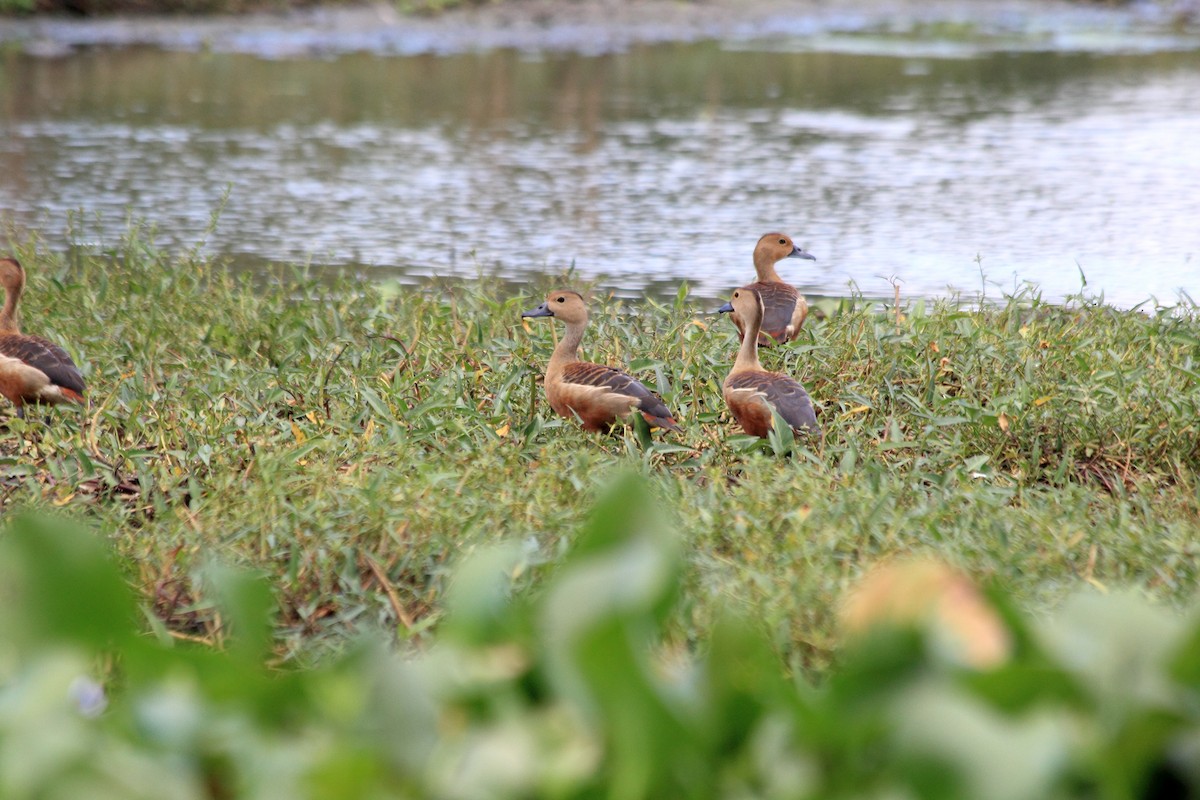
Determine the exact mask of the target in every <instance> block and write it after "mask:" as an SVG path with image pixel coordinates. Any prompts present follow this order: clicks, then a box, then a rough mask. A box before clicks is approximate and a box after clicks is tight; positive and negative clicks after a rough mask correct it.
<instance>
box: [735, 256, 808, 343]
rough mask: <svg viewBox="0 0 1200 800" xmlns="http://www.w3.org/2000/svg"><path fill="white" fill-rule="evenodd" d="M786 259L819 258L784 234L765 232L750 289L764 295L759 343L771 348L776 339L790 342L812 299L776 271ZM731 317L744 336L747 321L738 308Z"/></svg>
mask: <svg viewBox="0 0 1200 800" xmlns="http://www.w3.org/2000/svg"><path fill="white" fill-rule="evenodd" d="M785 258H807V259H809V260H810V261H816V257H815V256H813V255H812V254H810V253H806V252H804V251H803V250H801V249H800V248H799V247H797V246H796V245H795V244H794V243H793V242H792V239H791V237H789V236H787V235H786V234H783V233H767V234H763V236H762V237H761V238H760V239H759V240H758V244H756V245H755V246H754V271H755V273H757V275H758V280H757V281H756V282H755V283H752V284H750V288H752V289H754V290H755V291H757V292H758V295H759V297H761V298H762V304H763V321H762V332H761V333H759V335H758V343H759V344H760V345H761V346H763V347H770V346H771V345H772V344H774V343H775V342H779V343H780V344H784V343H785V342H790V341H791V340H792V339H794V338H795V337H796V334H797V333H799V332H800V326H801V325H803V324H804V320H805V318H806V317H807V316H808V301H807V300H805V299H804V295H802V294H800V291H799V290H798V289H797V288H796V287H795V286H792V285H790V284H787V283H784V281H783V278H780V277H779V273H778V272H776V271H775V264H776V262H778V261H782V260H783V259H785ZM731 316H732V319H733V324H734V325H736V326H737V329H738V338H743V337H744V336H745V335H746V322H745V320H744V319H742V316H741V315H740V314H738V313H737V312H736V311H735V312H733V314H732V315H731Z"/></svg>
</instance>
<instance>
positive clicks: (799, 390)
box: [725, 370, 821, 433]
mask: <svg viewBox="0 0 1200 800" xmlns="http://www.w3.org/2000/svg"><path fill="white" fill-rule="evenodd" d="M725 385H726V386H728V387H729V388H730V389H735V390H742V391H752V392H754V393H755V394H757V395H758V396H760V397H762V398H763V399H764V400H766V401H767V402H768V403H769V404H771V405H772V406H774V408H775V410H776V411H778V412H779V416H781V417H783V419H784V421H785V422H786V423H787V424H788V425H791V426H792V429H793V430H796V431H805V430H807V431H810V432H812V433H820V432H821V426H820V425H818V424H817V413H816V410H815V409H813V404H812V398H810V397H809V396H808V392H806V391H805V390H804V387H803V386H801V385H800V384H799V383H798V382H797V381H795V380H793V379H792V378H789V377H788V376H787V375H783V374H781V373H778V372H760V371H758V370H750V371H747V372H738V373H734V374H733V375H730V376H729V378H728V379H727V380H726V382H725Z"/></svg>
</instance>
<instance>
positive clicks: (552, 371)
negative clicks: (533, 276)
mask: <svg viewBox="0 0 1200 800" xmlns="http://www.w3.org/2000/svg"><path fill="white" fill-rule="evenodd" d="M521 316H522V317H555V318H557V319H559V320H561V321H562V322H563V323H564V324H565V325H566V332H565V333H564V334H563V337H562V339H561V340H559V342H558V345H557V346H556V347H555V348H554V353H553V354H552V355H551V356H550V363H549V364H547V366H546V398H547V399H548V400H549V401H550V407H551V408H553V409H554V411H555V413H557V414H559V415H561V416H564V417H567V418H574V417H578V418H579V420H580V422H582V423H583V427H584V430H589V431H603V432H609V431H611V430H612V428H613V426H614V425H616V424H617V422H618V421H619V420H621V419H623V418H625V417H627V416H628V415H629V414H631V413H633V412H634V411H636V412H638V413H639V414H641V415H642V417H643V418H644V419H645V420H646V422H648V423H650V424H651V425H653V426H655V427H657V428H666V429H667V430H672V431H675V432H676V433H683V430H682V429H681V428H680V427H679V425H678V424H677V423H676V422H675V418H674V417H672V416H671V411H670V409H668V408H667V407H666V405H664V404H663V401H662V399H661V398H660V397H659V396H658V395H656V394H654V393H653V392H651V391H650V390H649V389H647V388H646V387H645V386H643V385H642V384H641V382H639V381H638V380H637V379H636V378H634V377H632V376H630V375H628V374H626V373H625V372H622V371H621V370H619V369H616V368H615V367H606V366H603V365H602V364H589V363H587V362H586V361H580V360H579V355H578V350H579V342H580V340H581V339H583V329H584V327H586V326H587V321H588V312H587V306H586V305H585V303H584V301H583V296H582V295H580V294H579V293H578V292H573V291H570V290H566V289H560V290H558V291H554V292H551V293H550V294H549V295H548V296H547V297H546V302H544V303H542V304H541V305H540V306H538V307H537V308H535V309H532V310H530V311H526V312H524V313H523V314H521Z"/></svg>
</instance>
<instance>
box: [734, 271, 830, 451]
mask: <svg viewBox="0 0 1200 800" xmlns="http://www.w3.org/2000/svg"><path fill="white" fill-rule="evenodd" d="M719 310H720V311H721V312H722V313H734V314H738V315H740V316H741V318H742V319H743V320H745V322H746V334H747V335H746V336H744V337H743V338H742V344H741V347H740V348H738V354H737V360H736V361H735V362H734V364H733V369H732V370H730V372H729V376H728V377H727V378H725V383H724V386H723V391H722V394H723V395H724V396H725V402H726V403H727V404H728V405H729V410H730V411H732V412H733V416H734V417H735V418H736V419H737V421H738V422H740V423H741V425H742V428H743V429H744V430H745V431H746V433H748V434H750V435H751V436H758V437H759V438H764V439H765V438H766V437H767V436H769V435H770V432H771V429H772V428H774V427H775V416H774V414H773V413H772V409H774V411H777V412H778V413H779V416H780V417H782V418H783V420H784V421H785V422H787V424H788V425H790V426H791V427H792V430H793V431H795V432H796V433H806V434H808V433H811V434H820V432H821V427H820V426H819V425H818V424H817V415H816V412H815V411H814V410H813V404H812V400H811V399H810V398H809V396H808V392H806V391H804V387H803V386H801V385H800V384H799V383H798V382H797V381H795V380H793V379H792V378H790V377H789V376H787V375H784V374H783V373H781V372H767V371H766V370H765V369H763V368H762V364H760V363H759V361H758V336H757V334H758V332H759V329H760V328H761V327H762V318H763V314H764V311H763V301H762V297H761V295H760V294H759V292H758V290H757V289H756V288H754V286H753V285H752V286H743V287H742V288H740V289H737V290H736V291H734V293H733V297H732V299H731V300H730V302H728V303H726V304H725V305H723V306H721V308H720V309H719Z"/></svg>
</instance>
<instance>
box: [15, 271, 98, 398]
mask: <svg viewBox="0 0 1200 800" xmlns="http://www.w3.org/2000/svg"><path fill="white" fill-rule="evenodd" d="M0 287H3V289H4V307H3V308H2V309H0V394H2V395H4V396H5V397H7V398H8V400H9V402H11V403H12V404H13V405H14V406H16V407H17V416H18V417H21V418H22V419H24V417H25V405H26V404H28V403H44V404H48V405H56V404H58V403H82V402H83V392H84V386H83V375H82V374H80V372H79V368H78V367H76V366H75V362H74V361H72V360H71V357H70V356H69V355H67V351H65V350H63V349H62V348H61V347H59V346H58V345H56V344H54V343H53V342H51V341H49V340H47V339H43V338H42V337H41V336H30V335H28V334H24V333H21V326H20V322H19V318H18V316H17V303H19V302H20V301H21V293H22V292H23V291H24V290H25V270H24V268H22V267H21V264H20V262H18V261H17V260H16V259H15V258H0Z"/></svg>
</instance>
